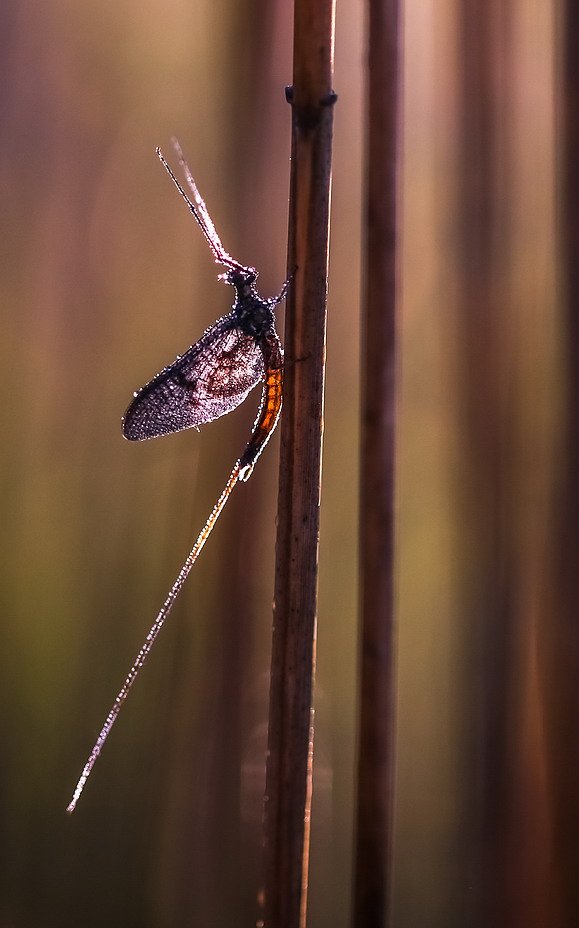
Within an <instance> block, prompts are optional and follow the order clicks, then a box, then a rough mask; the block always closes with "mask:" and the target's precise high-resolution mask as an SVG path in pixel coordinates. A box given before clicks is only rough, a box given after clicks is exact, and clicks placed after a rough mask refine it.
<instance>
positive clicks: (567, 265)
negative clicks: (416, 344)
mask: <svg viewBox="0 0 579 928" xmlns="http://www.w3.org/2000/svg"><path fill="white" fill-rule="evenodd" d="M560 27H561V28H560V33H559V41H560V48H559V51H560V58H561V67H560V72H559V78H560V82H561V84H560V90H561V101H560V102H561V106H560V116H561V125H560V152H561V162H560V164H561V181H560V185H559V190H558V194H559V223H560V236H561V246H562V247H561V265H560V274H561V284H562V288H563V311H564V318H563V327H564V331H563V336H562V339H561V345H562V350H563V352H564V356H563V364H564V374H565V380H564V391H565V392H564V395H563V397H562V404H563V410H564V418H563V422H562V435H561V449H562V455H561V464H560V472H559V475H558V476H559V480H558V483H557V485H556V493H557V498H556V500H555V513H554V515H555V521H554V528H553V539H552V552H551V557H552V562H551V581H550V590H549V596H548V598H547V602H546V604H545V612H544V619H543V626H544V627H543V630H542V642H541V643H542V645H543V647H542V648H541V650H540V656H541V661H542V664H543V673H544V675H545V676H544V683H545V686H546V709H547V719H546V721H547V731H548V739H549V741H548V744H549V756H548V759H549V775H550V777H549V784H550V787H551V790H552V803H553V845H554V872H555V886H554V895H555V902H556V904H557V906H558V909H559V920H557V919H556V918H555V916H554V915H553V917H552V924H553V925H559V924H560V925H562V926H567V925H575V924H579V881H578V880H577V867H578V863H579V853H578V847H579V843H578V842H579V838H578V835H579V743H578V740H577V732H578V731H579V690H578V688H577V679H578V676H579V624H578V617H579V568H578V565H579V482H578V473H579V470H578V468H579V266H578V264H577V255H578V253H579V252H578V249H579V176H578V172H577V163H578V159H579V8H578V7H577V4H575V3H573V2H572V0H566V2H565V3H563V4H562V10H561V22H560Z"/></svg>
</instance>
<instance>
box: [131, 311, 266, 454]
mask: <svg viewBox="0 0 579 928" xmlns="http://www.w3.org/2000/svg"><path fill="white" fill-rule="evenodd" d="M263 375H264V364H263V356H262V352H261V349H260V348H259V347H258V345H257V344H256V341H255V338H254V337H253V336H251V335H246V334H245V333H244V332H243V331H242V330H241V329H240V327H239V324H238V321H237V319H236V317H235V315H234V314H233V313H230V314H229V315H228V316H224V317H223V318H222V319H219V320H218V321H217V322H216V323H215V324H214V325H212V326H211V328H209V329H207V331H206V332H205V333H204V334H203V335H202V336H201V338H200V339H199V341H198V342H196V343H195V344H194V345H193V346H192V347H191V348H189V350H188V351H187V352H186V353H185V354H184V355H183V356H182V357H180V358H177V360H176V361H174V362H173V364H170V365H169V367H166V368H165V369H164V370H162V371H161V373H160V374H157V376H156V377H154V378H153V380H151V381H150V383H148V384H146V385H145V386H144V387H142V388H141V389H140V390H139V392H138V393H137V394H136V396H135V398H134V400H133V401H132V403H131V404H130V406H129V408H128V409H127V411H126V413H125V415H124V418H123V435H124V436H125V438H128V439H129V440H130V441H141V440H142V439H144V438H156V437H157V436H159V435H168V434H169V433H171V432H180V431H182V430H183V429H189V428H192V427H194V426H199V425H202V424H203V423H204V422H211V421H212V420H213V419H218V418H219V417H220V416H223V415H225V414H226V413H228V412H231V410H232V409H235V407H236V406H239V404H240V403H242V402H243V400H244V399H245V397H246V396H247V394H248V393H249V392H250V390H252V389H253V388H254V387H255V386H256V384H257V383H259V381H260V380H261V379H262V378H263Z"/></svg>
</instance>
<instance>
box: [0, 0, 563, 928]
mask: <svg viewBox="0 0 579 928" xmlns="http://www.w3.org/2000/svg"><path fill="white" fill-rule="evenodd" d="M556 12H557V11H556V9H555V8H554V6H553V4H551V3H537V2H532V0H515V2H512V3H509V4H506V3H504V2H503V3H499V2H498V0H493V2H489V3H487V4H483V3H480V2H474V0H468V2H467V0H465V2H463V3H453V2H451V0H438V2H434V0H407V2H406V4H405V74H404V87H405V90H404V126H403V152H402V156H403V173H402V177H403V188H402V190H401V210H402V226H403V251H402V255H401V312H400V349H401V351H400V381H399V441H398V462H399V467H398V512H399V521H398V529H397V540H398V568H397V589H398V604H397V610H398V611H397V615H398V652H399V653H398V662H399V695H398V706H399V712H398V715H399V719H398V783H397V811H396V866H395V886H394V915H395V924H396V926H399V928H416V926H426V925H428V926H431V928H432V926H440V928H449V926H457V928H458V926H465V925H469V926H471V925H472V926H478V925H481V926H482V925H488V924H489V923H490V924H497V925H518V924H521V925H523V924H524V925H527V926H528V925H538V926H539V925H545V926H550V925H555V924H558V923H557V921H556V912H557V906H558V904H560V902H561V898H562V895H561V892H560V890H559V889H558V886H557V880H556V878H555V876H554V874H555V873H556V872H557V871H558V867H557V848H556V840H555V838H554V834H555V832H556V829H555V827H554V824H553V823H554V821H555V820H556V816H555V813H554V812H553V804H552V802H551V799H550V797H551V796H552V792H551V789H550V784H552V782H553V776H554V775H553V773H552V771H551V768H550V763H549V758H552V756H553V750H549V748H548V747H547V746H546V738H547V736H546V732H547V734H548V733H549V731H551V732H552V729H549V726H548V725H547V723H546V721H545V719H546V718H547V717H548V708H546V701H545V693H549V692H551V691H552V690H550V689H549V679H550V678H549V672H551V671H549V669H548V668H547V669H545V666H544V665H543V663H542V654H543V653H544V646H545V636H547V639H548V632H547V631H546V629H548V626H549V620H550V616H551V614H552V606H550V605H549V603H550V602H551V601H550V600H549V596H550V594H551V592H552V587H553V576H554V575H555V574H556V570H555V569H554V568H553V565H552V563H551V562H552V560H553V557H552V555H553V552H554V551H555V550H556V548H555V547H553V546H552V545H550V542H549V538H550V537H551V536H550V532H551V530H552V527H553V499H554V494H555V489H556V486H557V479H558V474H559V471H560V466H561V458H562V455H563V451H562V426H561V423H562V421H563V420H564V415H565V411H564V404H563V400H562V396H563V393H564V384H563V374H562V371H563V370H564V366H563V360H562V358H563V354H564V352H563V348H562V345H563V343H564V340H565V325H564V319H563V310H562V297H561V287H560V286H559V285H558V283H557V278H556V273H555V272H556V267H555V258H556V251H557V241H558V238H557V235H556V228H555V198H556V191H557V183H558V182H557V168H558V164H557V162H556V159H555V130H556V126H557V120H556V107H555V100H556V97H557V93H556V87H557V74H558V70H557V69H558V67H559V65H558V64H557V60H558V59H557V53H556V51H555V49H556V42H555V37H556V28H555V26H556ZM362 14H363V10H362V8H361V7H360V5H359V4H357V3H354V2H352V0H344V2H342V3H339V4H338V10H337V38H336V81H335V89H336V91H337V92H338V94H339V103H338V105H337V107H336V110H335V154H334V180H333V199H332V230H331V255H330V282H329V310H328V368H327V391H326V418H325V438H324V480H323V494H322V526H321V549H320V566H321V574H320V610H319V626H318V669H317V682H316V718H317V729H316V760H315V775H314V776H315V779H314V802H313V831H312V854H311V862H310V916H309V923H310V924H311V925H312V926H318V928H325V926H328V928H330V926H331V928H345V926H346V925H347V924H348V923H349V912H350V893H351V866H352V861H351V854H352V837H353V815H354V813H353V789H354V787H353V783H354V763H355V723H356V690H355V672H356V660H357V628H356V621H357V596H358V591H357V579H356V578H357V493H358V487H357V480H358V470H357V455H358V438H359V434H358V421H357V416H358V366H359V357H358V350H359V301H360V298H359V294H360V270H359V267H360V249H361V244H360V242H361V196H362V190H363V184H364V178H363V167H362V164H363V162H362V139H363V128H364V127H363V114H364V108H363V98H362V91H363V77H364V61H365V57H364V55H365V52H364V42H363V26H364V23H363V18H362ZM291 29H292V19H291V8H290V4H289V3H286V2H280V3H266V2H262V0H253V2H249V0H242V2H241V3H232V2H223V3H209V2H206V0H197V2H196V3H187V2H184V0H169V2H165V3H160V2H154V0H152V2H149V3H146V4H143V3H137V2H135V0H116V2H115V3H104V4H103V3H96V2H93V0H83V2H82V3H78V2H70V0H69V2H67V0H48V2H45V3H42V4H38V3H34V2H32V0H18V2H16V0H3V3H2V5H1V7H0V45H1V54H0V69H1V72H2V73H1V80H0V107H1V109H0V113H1V120H0V137H1V144H0V189H1V196H2V211H1V218H0V222H1V223H2V226H3V229H2V248H1V254H0V262H1V278H0V287H1V305H2V327H1V331H2V338H1V341H0V361H1V363H0V390H1V395H2V398H3V415H2V456H1V470H0V480H1V483H0V492H1V507H2V509H1V512H2V516H1V519H2V527H3V530H2V532H1V534H0V544H1V545H2V557H1V558H0V570H1V572H2V577H1V583H0V595H1V610H2V622H1V625H0V636H1V641H0V697H1V700H2V706H3V711H2V714H1V718H0V752H1V755H0V854H1V862H0V928H41V926H42V928H51V926H58V928H67V926H72V925H75V926H76V925H78V924H82V925H83V926H85V928H93V926H95V928H96V926H103V925H112V926H121V925H122V926H123V928H133V926H135V928H136V926H139V928H167V926H175V925H189V924H191V925H193V924H205V925H208V926H219V928H220V926H224V928H225V926H231V925H234V924H236V925H251V924H253V923H254V921H255V918H256V914H257V907H256V893H257V889H258V886H259V872H260V846H261V833H260V828H261V813H262V805H261V804H262V791H263V784H264V754H265V744H266V731H267V701H268V673H269V646H270V624H271V599H272V589H273V560H274V544H275V509H276V481H277V455H278V439H277V437H276V438H275V439H274V440H273V441H272V442H271V444H270V446H269V447H268V448H267V450H266V452H265V453H264V455H263V457H262V458H261V459H260V461H259V464H258V466H257V468H256V471H255V474H254V476H253V477H252V479H251V481H250V482H249V484H247V485H242V486H240V487H239V488H238V489H237V490H236V493H235V495H234V497H233V498H232V500H231V503H230V505H229V506H228V509H227V510H226V512H225V513H224V515H223V518H222V521H221V522H220V523H219V525H218V528H217V529H216V531H215V534H214V535H213V536H212V538H211V541H210V544H209V545H208V546H207V548H206V549H205V551H204V552H203V556H202V558H201V559H200V561H199V563H198V564H197V566H196V567H195V570H194V572H193V574H192V576H191V578H190V580H189V581H188V584H187V587H186V589H185V591H184V593H183V595H182V597H181V599H180V601H179V602H178V604H177V606H176V608H175V610H174V612H173V614H172V615H171V620H170V622H169V623H168V625H167V627H166V629H165V630H164V632H163V634H162V636H161V638H160V640H159V642H158V643H157V646H156V648H155V651H154V654H153V655H152V659H151V662H150V665H149V666H148V667H147V669H146V670H145V671H144V673H143V675H142V677H141V679H140V680H139V682H138V684H137V686H136V687H135V690H134V691H133V693H132V694H131V698H130V700H129V702H128V703H127V705H126V707H125V709H124V711H123V714H122V716H121V718H120V720H119V722H118V724H117V726H116V728H115V730H114V732H113V734H112V736H111V738H110V741H109V743H108V744H107V747H106V749H105V751H104V754H103V756H102V758H101V759H100V760H99V762H98V764H97V766H96V768H95V771H94V773H93V776H92V778H91V780H90V782H89V784H88V786H87V789H86V792H85V794H84V796H83V798H82V800H81V802H80V804H79V808H78V810H77V811H76V813H75V814H74V815H73V816H72V817H71V818H69V817H67V816H66V815H65V812H64V810H65V807H66V805H67V803H68V801H69V799H70V796H71V793H72V789H73V787H74V785H75V783H76V780H77V777H78V775H79V773H80V770H81V768H82V765H83V764H84V761H85V758H86V755H87V753H88V751H89V749H90V747H91V746H92V743H93V740H94V737H95V736H96V734H97V732H98V730H99V729H100V726H101V723H102V721H103V718H104V716H105V714H106V712H107V711H108V709H109V707H110V703H111V701H112V699H113V697H114V695H115V694H116V692H117V690H118V688H119V685H120V683H121V682H122V679H123V677H124V675H125V673H126V671H127V669H128V667H129V665H130V663H131V661H132V659H133V657H134V656H135V654H136V652H137V650H138V648H139V647H140V644H141V642H142V639H143V637H144V635H145V633H146V631H147V629H148V628H149V625H150V623H151V622H152V620H153V618H154V616H155V614H156V611H157V609H158V607H159V605H160V604H161V602H162V601H163V599H164V596H165V594H166V592H167V590H168V588H169V586H170V585H171V583H172V581H173V579H174V577H175V575H176V573H177V571H178V569H179V567H180V564H181V563H182V561H183V559H184V557H185V555H186V553H187V551H188V550H189V547H190V546H191V543H192V541H193V539H194V538H195V536H196V535H197V532H198V530H199V529H200V527H201V526H202V524H203V523H204V521H205V518H206V516H207V514H208V513H209V511H210V509H211V507H212V505H213V503H214V501H215V499H216V497H217V496H218V494H219V493H220V491H221V489H222V487H223V484H224V482H225V480H226V478H227V476H228V474H229V472H230V469H231V466H232V464H233V462H234V461H235V459H236V458H237V456H238V455H239V453H240V451H241V450H242V448H243V447H244V444H245V441H246V439H247V436H248V434H249V431H250V428H251V425H252V423H253V420H254V416H255V412H256V408H257V405H258V401H259V396H258V394H257V393H255V394H252V395H251V397H250V398H249V399H248V400H247V402H246V403H245V404H244V405H243V407H242V408H240V409H239V410H237V411H236V412H235V413H233V414H232V415H230V416H227V417H225V418H224V419H222V420H219V421H217V422H215V423H213V424H212V425H211V426H209V427H205V428H203V429H202V430H201V432H200V434H197V433H195V432H190V433H184V434H181V435H176V436H172V437H167V438H165V439H163V440H162V441H153V442H148V443H144V444H141V445H135V444H130V443H128V442H125V441H123V439H122V438H121V433H120V419H121V416H122V414H123V412H124V410H125V408H126V406H127V404H128V402H129V400H130V399H131V396H132V393H133V391H134V390H136V389H137V388H138V387H139V386H141V385H142V384H143V383H144V382H146V381H147V380H148V379H150V377H151V376H152V375H153V374H154V373H156V372H157V371H158V370H160V369H161V368H162V367H163V366H164V365H166V364H167V363H169V362H170V361H172V360H173V359H174V357H175V356H176V354H177V353H182V352H183V351H184V349H185V348H186V347H187V346H189V345H190V344H191V343H192V342H193V341H195V340H196V339H197V338H198V336H199V335H200V333H201V332H202V331H203V329H204V328H205V327H206V326H207V325H208V324H210V323H211V322H212V321H213V320H214V319H216V318H217V317H218V316H220V315H222V314H223V313H224V312H226V311H227V309H228V307H229V305H230V302H231V292H230V291H229V290H228V289H226V288H224V287H223V285H222V284H220V283H218V282H217V281H216V271H217V272H218V269H216V267H215V265H214V264H213V262H212V259H211V256H210V254H209V252H208V249H207V247H206V244H205V242H204V241H203V238H202V236H201V234H200V232H199V230H198V228H197V227H196V225H195V223H194V222H193V220H192V218H191V217H190V216H189V214H188V213H187V211H186V210H185V209H184V206H183V203H182V202H181V201H180V199H179V197H178V195H177V193H176V191H175V190H174V189H173V187H172V185H171V183H170V181H169V179H168V178H167V176H166V175H165V174H164V171H163V170H162V168H161V166H160V164H159V162H158V161H157V158H156V156H155V147H156V146H157V145H161V147H162V148H163V149H164V151H165V152H166V154H167V155H168V156H169V158H170V159H171V156H172V152H171V146H170V138H171V136H172V135H176V136H178V137H179V139H180V141H181V143H182V145H183V148H184V150H185V153H186V155H187V156H188V159H189V161H190V164H191V167H192V170H193V173H194V175H195V177H196V179H197V181H198V184H199V186H200V189H201V192H202V194H203V195H204V197H205V198H206V201H207V204H208V207H209V210H210V212H211V213H212V215H213V218H214V220H215V223H216V226H217V228H218V230H219V232H220V234H221V236H222V239H223V241H224V244H225V247H226V248H228V249H229V250H230V251H231V253H232V254H234V255H235V256H236V257H238V258H239V259H240V260H241V261H243V262H246V263H250V264H254V265H255V266H256V267H257V268H259V269H260V272H261V276H260V287H261V291H262V293H263V294H264V295H271V294H274V293H277V292H278V290H279V288H280V285H281V283H282V281H283V279H284V277H285V247H286V226H287V195H288V176H289V175H288V157H289V143H290V110H289V107H288V106H287V104H286V103H285V100H284V93H283V88H284V85H286V84H289V83H291V48H292V34H291ZM281 316H283V310H282V311H280V330H281V331H282V332H283V319H282V318H281ZM547 644H548V640H547ZM545 680H547V683H545ZM546 713H547V714H546ZM571 735H573V732H571ZM571 769H573V768H571ZM568 837H569V835H568ZM576 837H577V833H576V832H575V833H574V832H573V831H571V832H570V843H571V845H573V841H574V840H575V839H576ZM573 853H576V857H575V861H577V860H579V852H577V851H573V850H572V854H573ZM489 887H491V888H490V890H489ZM491 915H492V918H491ZM563 923H564V922H563V921H562V922H561V924H563ZM571 923H572V922H568V924H571ZM573 923H574V922H573Z"/></svg>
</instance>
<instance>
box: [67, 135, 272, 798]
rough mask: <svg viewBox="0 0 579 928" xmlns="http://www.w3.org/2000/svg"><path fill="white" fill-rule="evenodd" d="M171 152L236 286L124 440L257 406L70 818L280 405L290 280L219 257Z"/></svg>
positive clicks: (149, 396) (131, 420) (151, 386)
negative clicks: (276, 280) (268, 278)
mask: <svg viewBox="0 0 579 928" xmlns="http://www.w3.org/2000/svg"><path fill="white" fill-rule="evenodd" d="M174 145H175V150H176V152H177V156H178V158H179V162H180V164H181V167H182V168H183V171H184V173H185V177H186V179H187V183H188V185H189V188H190V190H191V193H192V195H193V200H190V199H189V197H188V196H187V194H186V193H185V191H184V190H183V188H182V186H181V184H180V183H179V181H178V180H177V178H176V177H175V175H174V173H173V171H172V170H171V168H170V167H169V165H168V163H167V161H166V160H165V158H164V157H163V155H162V154H161V152H160V151H159V149H157V154H158V156H159V158H160V160H161V162H162V163H163V165H164V166H165V168H166V170H167V171H168V173H169V175H170V176H171V178H172V180H173V182H174V183H175V185H176V187H177V189H178V190H179V192H180V194H181V196H182V197H183V199H184V200H185V202H186V204H187V206H188V208H189V210H190V211H191V213H192V214H193V216H194V218H195V219H196V221H197V223H198V224H199V227H200V228H201V231H202V232H203V234H204V236H205V238H206V240H207V243H208V245H209V247H210V249H211V251H212V252H213V256H214V258H215V261H216V262H217V263H218V264H221V265H222V266H223V267H225V268H226V271H225V273H224V274H222V275H221V277H220V279H222V280H224V281H225V282H226V283H228V284H230V285H231V286H232V287H234V288H235V302H234V304H233V308H232V310H231V312H230V313H228V314H227V315H226V316H223V318H222V319H219V320H218V321H217V322H215V323H214V324H213V325H212V326H210V327H209V328H208V329H207V330H206V331H205V332H204V333H203V335H202V336H201V338H200V339H199V341H197V342H195V344H194V345H192V346H191V348H189V349H188V350H187V351H186V352H185V354H184V355H182V356H181V357H178V358H177V359H176V360H175V361H174V362H173V363H172V364H170V365H169V366H168V367H166V368H164V370H162V371H161V372H160V373H159V374H157V376H156V377H154V378H153V379H152V380H151V381H150V382H149V383H148V384H146V385H145V386H144V387H142V388H141V390H139V391H138V392H137V393H136V394H135V396H134V398H133V401H132V402H131V404H130V405H129V408H128V409H127V411H126V413H125V416H124V418H123V425H122V428H123V435H124V436H125V438H128V439H129V440H130V441H141V440H142V439H145V438H156V437H158V436H159V435H167V434H169V433H171V432H179V431H181V430H182V429H188V428H192V427H199V426H200V425H202V424H203V423H205V422H211V421H212V420H213V419H218V418H219V417H220V416H223V415H225V413H228V412H231V410H232V409H235V407H236V406H239V404H240V403H242V402H243V400H244V399H245V398H246V396H247V395H248V393H249V392H250V391H251V390H253V388H254V387H255V386H257V384H258V383H260V382H261V383H262V384H263V388H262V389H263V392H262V399H261V406H260V409H259V412H258V415H257V419H256V421H255V424H254V427H253V431H252V433H251V437H250V439H249V442H248V443H247V446H246V448H245V450H244V452H243V454H242V455H241V457H240V458H239V460H237V461H236V462H235V465H234V467H233V470H232V471H231V474H230V476H229V479H228V481H227V483H226V485H225V488H224V489H223V492H222V493H221V496H220V497H219V499H218V500H217V502H216V504H215V506H214V507H213V510H212V512H211V514H210V516H209V518H208V519H207V522H206V523H205V525H204V526H203V528H202V530H201V532H200V533H199V536H198V538H197V540H196V542H195V544H194V545H193V548H192V549H191V551H190V552H189V555H188V557H187V559H186V561H185V563H184V564H183V567H182V568H181V570H180V572H179V575H178V576H177V579H176V580H175V583H174V584H173V586H172V587H171V589H170V591H169V593H168V595H167V598H166V600H165V602H164V603H163V606H162V607H161V609H160V610H159V613H158V615H157V618H156V619H155V621H154V623H153V625H152V626H151V628H150V630H149V633H148V635H147V637H146V639H145V642H144V644H143V646H142V647H141V650H140V651H139V653H138V655H137V657H136V659H135V661H134V663H133V666H132V667H131V669H130V671H129V673H128V674H127V677H126V679H125V682H124V683H123V686H122V687H121V689H120V691H119V693H118V695H117V697H116V699H115V701H114V703H113V706H112V708H111V710H110V712H109V714H108V716H107V718H106V719H105V723H104V725H103V727H102V729H101V732H100V734H99V736H98V738H97V740H96V742H95V744H94V747H93V749H92V751H91V753H90V755H89V757H88V760H87V762H86V764H85V766H84V768H83V771H82V774H81V776H80V779H79V781H78V783H77V786H76V789H75V791H74V794H73V797H72V800H71V802H70V803H69V805H68V808H67V812H73V811H74V809H75V807H76V804H77V802H78V800H79V797H80V795H81V793H82V791H83V789H84V786H85V783H86V781H87V780H88V777H89V776H90V773H91V770H92V768H93V766H94V764H95V761H96V759H97V757H98V756H99V754H100V752H101V750H102V747H103V745H104V743H105V741H106V739H107V737H108V735H109V732H110V731H111V729H112V727H113V725H114V723H115V721H116V718H117V716H118V714H119V712H120V710H121V708H122V706H123V703H124V702H125V700H126V698H127V696H128V693H129V690H130V688H131V686H132V685H133V683H134V682H135V679H136V678H137V676H138V674H139V671H140V670H141V668H142V667H143V665H144V663H145V661H146V660H147V657H148V656H149V653H150V651H151V648H152V646H153V643H154V642H155V639H156V638H157V635H158V634H159V632H160V630H161V628H162V626H163V624H164V621H165V619H166V618H167V616H168V614H169V612H170V611H171V608H172V606H173V603H174V602H175V600H176V598H177V596H178V595H179V592H180V590H181V588H182V586H183V584H184V583H185V580H186V579H187V577H188V575H189V572H190V570H191V568H192V567H193V564H194V563H195V561H196V560H197V558H198V556H199V554H200V552H201V549H202V548H203V546H204V544H205V542H206V541H207V539H208V538H209V535H210V534H211V532H212V530H213V527H214V525H215V523H216V522H217V519H218V518H219V515H220V513H221V511H222V509H223V507H224V506H225V503H226V502H227V500H228V499H229V496H230V495H231V492H232V490H233V488H234V487H235V484H236V483H237V481H238V480H248V479H249V477H250V476H251V473H252V471H253V468H254V465H255V462H256V461H257V458H258V457H259V455H260V454H261V452H262V450H263V448H264V447H265V445H266V443H267V441H268V439H269V437H270V436H271V434H272V432H273V430H274V429H275V427H276V425H277V421H278V419H279V414H280V411H281V404H282V385H283V352H282V348H281V344H280V340H279V337H278V334H277V332H276V329H275V316H274V309H275V307H276V306H277V304H278V303H281V302H282V300H283V299H284V298H285V295H286V292H287V287H288V284H289V281H286V282H285V284H284V285H283V287H282V289H281V292H280V293H279V294H278V295H277V296H275V297H272V298H271V299H263V298H262V297H260V296H259V294H258V292H257V288H256V285H255V284H256V280H257V271H256V270H255V268H253V267H246V266H245V265H243V264H240V263H239V261H236V260H235V258H232V257H231V255H230V254H228V252H226V251H225V249H224V247H223V245H222V243H221V239H220V238H219V236H218V234H217V232H216V230H215V226H214V225H213V221H212V219H211V217H210V215H209V212H208V211H207V207H206V206H205V202H204V200H203V198H202V197H201V194H200V193H199V190H198V189H197V185H196V183H195V181H194V179H193V176H192V174H191V171H190V170H189V167H188V165H187V163H186V161H185V159H184V158H183V154H182V152H181V149H180V147H179V145H178V143H177V142H174Z"/></svg>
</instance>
